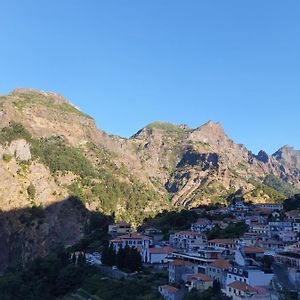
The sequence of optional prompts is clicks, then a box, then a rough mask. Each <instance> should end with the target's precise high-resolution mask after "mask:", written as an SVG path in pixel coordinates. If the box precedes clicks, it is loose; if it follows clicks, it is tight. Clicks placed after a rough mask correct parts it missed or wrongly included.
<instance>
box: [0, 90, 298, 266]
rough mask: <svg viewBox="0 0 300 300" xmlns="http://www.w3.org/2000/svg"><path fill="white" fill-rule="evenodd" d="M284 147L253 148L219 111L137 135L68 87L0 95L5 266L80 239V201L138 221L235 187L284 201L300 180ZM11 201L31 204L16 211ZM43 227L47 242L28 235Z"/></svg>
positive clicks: (225, 194)
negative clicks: (72, 96)
mask: <svg viewBox="0 0 300 300" xmlns="http://www.w3.org/2000/svg"><path fill="white" fill-rule="evenodd" d="M278 151H279V152H278ZM278 151H277V152H275V153H277V154H276V155H275V154H274V155H268V154H266V153H265V152H261V153H260V155H259V154H258V155H254V154H253V153H252V152H251V151H249V150H248V149H247V148H246V147H245V146H244V145H241V144H236V143H235V142H234V141H233V140H232V139H231V138H230V137H228V136H227V135H226V133H225V131H224V129H223V127H222V125H221V124H220V123H214V122H212V121H209V122H207V123H205V124H203V125H201V126H199V127H197V128H195V129H193V128H189V127H188V126H186V125H174V124H171V123H163V122H154V123H152V124H149V125H147V126H145V127H144V128H142V129H141V130H139V131H138V132H137V133H136V134H134V135H133V136H132V137H131V138H128V139H126V138H122V137H119V136H112V135H108V134H107V133H106V132H104V131H102V130H99V129H98V128H97V127H96V123H95V121H94V120H93V119H92V118H91V117H90V116H87V115H85V114H84V113H83V112H81V111H80V110H78V108H76V107H74V106H73V105H72V104H70V102H69V101H67V100H65V99H64V98H63V97H62V96H61V95H58V94H55V93H48V92H44V91H36V90H31V89H17V90H15V91H14V92H13V93H11V94H9V95H7V96H1V97H0V176H1V179H2V180H1V182H0V210H1V211H2V212H4V213H5V214H6V215H7V216H11V218H10V219H9V220H8V219H7V217H3V216H4V214H3V215H2V216H1V212H0V223H1V222H2V224H6V225H5V226H6V227H5V228H6V230H5V232H0V242H1V241H3V243H4V241H5V243H4V245H5V247H6V249H5V253H6V256H5V257H2V258H1V256H0V271H1V268H3V266H9V265H11V264H13V262H14V261H17V260H16V258H17V257H18V256H21V257H22V258H24V260H23V262H24V263H26V260H29V259H30V258H33V257H34V256H35V255H40V254H41V253H42V254H43V255H45V254H47V253H49V252H48V250H49V251H50V249H46V248H45V247H44V246H43V245H49V240H50V241H51V242H53V243H54V244H55V245H58V244H60V245H62V246H67V245H68V244H69V243H70V239H68V238H67V236H70V237H72V242H76V240H78V239H80V238H81V237H82V235H83V233H84V228H85V226H86V225H85V224H86V223H88V220H87V219H88V218H86V217H79V216H80V212H78V211H77V210H76V201H80V203H81V204H82V206H83V207H84V209H85V210H87V211H90V212H97V213H102V214H104V215H114V217H115V220H117V221H121V220H122V221H126V222H129V223H131V224H132V225H133V226H134V227H136V226H138V225H140V224H141V223H142V222H143V220H144V219H145V218H147V217H152V216H154V215H156V214H157V213H159V212H161V211H163V210H174V209H175V210H176V209H180V208H182V207H187V208H192V207H197V206H199V205H204V204H222V205H227V204H228V203H229V201H230V199H231V198H232V195H234V194H235V192H236V191H237V190H243V191H244V195H243V197H244V198H245V200H246V201H253V202H274V201H282V200H283V199H284V198H285V197H287V196H288V195H290V194H293V193H296V192H298V191H299V189H300V168H298V162H299V160H298V158H299V153H298V152H297V150H293V149H291V148H287V147H283V148H281V149H279V150H278ZM70 197H71V198H72V199H77V200H76V201H75V202H74V201H71V202H68V203H69V204H68V206H67V209H66V207H64V206H61V205H55V207H56V209H55V214H54V213H53V212H52V211H51V210H48V209H46V208H47V207H53V205H54V204H56V203H58V204H59V203H60V202H62V201H64V200H65V199H68V198H70ZM13 210H20V211H25V213H24V215H23V214H22V215H20V217H18V218H15V217H13V215H14V214H7V212H10V211H13ZM42 212H43V213H42ZM36 214H37V215H38V216H39V215H40V214H42V215H43V214H44V217H42V218H40V217H38V218H35V217H33V216H35V215H36ZM69 214H70V216H69ZM3 218H4V219H3ZM65 219H66V220H71V221H72V222H74V224H73V226H74V230H72V226H70V224H69V223H68V224H67V227H66V228H68V231H70V232H69V233H66V234H62V235H59V234H57V230H58V227H57V226H58V225H57V224H61V226H63V224H64V220H65ZM71 221H70V222H71ZM20 233H22V234H20ZM35 236H38V239H36V240H38V241H39V243H35V242H33V243H32V244H30V243H28V241H29V240H30V241H34V240H35V238H34V237H35ZM15 243H17V245H18V247H17V249H15V248H14V247H13V245H14V244H15ZM9 249H10V250H9Z"/></svg>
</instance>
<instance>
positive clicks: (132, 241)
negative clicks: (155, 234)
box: [110, 233, 153, 252]
mask: <svg viewBox="0 0 300 300" xmlns="http://www.w3.org/2000/svg"><path fill="white" fill-rule="evenodd" d="M110 243H112V244H113V247H114V250H115V251H116V252H118V250H119V249H120V248H121V247H122V248H125V247H126V246H129V247H131V248H137V249H146V248H149V247H150V246H152V245H153V239H152V238H151V237H149V236H147V235H142V234H133V233H130V234H126V235H121V236H119V237H117V238H115V239H113V240H111V241H110Z"/></svg>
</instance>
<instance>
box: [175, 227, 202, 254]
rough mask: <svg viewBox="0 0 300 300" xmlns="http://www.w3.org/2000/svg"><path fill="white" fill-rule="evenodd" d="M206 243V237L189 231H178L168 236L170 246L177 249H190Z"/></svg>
mask: <svg viewBox="0 0 300 300" xmlns="http://www.w3.org/2000/svg"><path fill="white" fill-rule="evenodd" d="M206 242H207V238H206V235H205V234H203V233H199V232H194V231H191V230H186V231H179V232H176V233H174V234H171V235H170V245H171V246H172V247H174V248H177V249H184V250H187V249H191V248H192V247H194V246H200V245H204V244H205V243H206Z"/></svg>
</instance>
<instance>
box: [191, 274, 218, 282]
mask: <svg viewBox="0 0 300 300" xmlns="http://www.w3.org/2000/svg"><path fill="white" fill-rule="evenodd" d="M187 280H190V281H194V280H202V281H213V280H212V279H211V278H210V277H209V276H208V275H206V274H202V273H197V274H193V275H189V276H188V277H187Z"/></svg>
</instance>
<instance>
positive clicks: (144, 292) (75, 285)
mask: <svg viewBox="0 0 300 300" xmlns="http://www.w3.org/2000/svg"><path fill="white" fill-rule="evenodd" d="M166 282H167V278H166V275H165V274H164V273H158V274H150V275H146V274H144V273H141V274H140V275H137V276H136V277H135V278H132V279H131V280H126V279H122V280H114V279H110V278H107V277H104V274H102V273H101V272H100V271H99V270H98V269H96V268H95V267H92V266H89V265H87V264H86V263H85V260H84V259H79V261H78V264H77V265H75V260H74V259H73V260H72V259H71V256H70V253H67V252H66V251H65V250H60V251H59V252H58V253H57V254H56V255H53V256H48V257H46V258H38V259H36V260H34V261H33V262H32V263H31V264H30V265H29V266H28V267H26V268H22V267H21V268H19V269H18V270H14V271H12V270H11V271H9V272H8V273H6V274H5V275H4V276H0V299H1V300H23V299H26V300H41V299H43V300H56V299H69V298H68V295H70V294H73V293H74V294H77V295H78V297H76V298H75V299H82V298H81V297H85V296H86V295H88V294H89V295H97V296H98V297H99V298H100V299H102V300H111V299H123V300H138V299H148V300H158V299H161V298H160V295H159V293H158V290H157V288H158V286H159V285H161V284H165V283H166ZM80 288H81V289H80ZM64 296H65V297H64ZM80 296H81V297H80ZM63 297H64V298H63ZM71 299H73V298H72V297H71ZM83 299H89V298H83Z"/></svg>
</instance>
